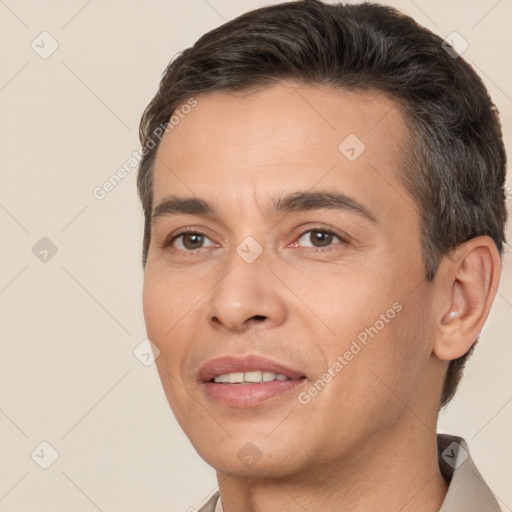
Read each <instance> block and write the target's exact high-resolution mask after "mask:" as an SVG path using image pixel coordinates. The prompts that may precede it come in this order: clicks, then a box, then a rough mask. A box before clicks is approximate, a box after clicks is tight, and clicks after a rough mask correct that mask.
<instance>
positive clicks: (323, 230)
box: [160, 226, 348, 254]
mask: <svg viewBox="0 0 512 512" xmlns="http://www.w3.org/2000/svg"><path fill="white" fill-rule="evenodd" d="M312 232H318V233H324V234H327V235H333V236H335V237H337V238H339V240H340V242H338V243H343V244H348V241H347V239H346V237H343V236H341V235H339V234H338V233H335V232H334V231H332V230H331V229H328V228H325V227H323V226H316V227H313V228H309V229H307V230H305V231H303V232H302V233H301V234H300V235H299V236H298V237H297V238H296V240H297V241H298V240H300V239H301V238H302V237H303V236H304V235H305V234H307V233H312ZM183 235H200V236H203V237H206V238H209V237H208V235H206V234H205V233H202V232H201V231H198V230H196V229H194V228H187V229H183V230H182V231H180V232H179V233H176V234H175V235H173V236H172V237H170V238H168V239H166V240H165V241H164V243H163V244H161V245H160V248H161V249H164V248H166V247H171V249H173V250H174V251H180V252H186V253H190V254H194V253H195V252H196V251H198V250H200V249H204V247H199V248H197V249H190V250H184V249H176V248H174V247H172V244H173V242H174V241H175V240H177V239H178V238H180V237H181V236H183ZM292 243H296V242H292ZM333 245H335V244H331V245H328V246H326V247H314V246H312V247H308V248H309V249H312V250H314V251H315V252H327V251H330V250H333V249H335V247H333Z"/></svg>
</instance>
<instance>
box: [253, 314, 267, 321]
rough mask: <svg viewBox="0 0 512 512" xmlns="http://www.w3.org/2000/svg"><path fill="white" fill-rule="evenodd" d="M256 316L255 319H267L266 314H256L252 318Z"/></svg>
mask: <svg viewBox="0 0 512 512" xmlns="http://www.w3.org/2000/svg"><path fill="white" fill-rule="evenodd" d="M253 318H254V320H266V318H267V317H266V316H264V315H254V316H252V317H251V320H252V319H253Z"/></svg>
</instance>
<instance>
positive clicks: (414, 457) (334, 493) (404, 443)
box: [217, 418, 448, 512]
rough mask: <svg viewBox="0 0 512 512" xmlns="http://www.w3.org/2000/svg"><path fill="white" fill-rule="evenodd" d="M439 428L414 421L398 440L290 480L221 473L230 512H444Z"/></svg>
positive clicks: (386, 438) (375, 443)
mask: <svg viewBox="0 0 512 512" xmlns="http://www.w3.org/2000/svg"><path fill="white" fill-rule="evenodd" d="M412 424H414V428H412ZM434 428H435V427H434ZM434 428H433V429H432V430H430V429H429V428H427V427H426V426H425V425H421V426H420V427H418V420H417V419H416V418H412V419H411V424H408V425H405V426H404V427H403V428H400V429H399V431H397V432H395V433H393V435H391V434H384V435H380V436H379V437H378V438H374V439H371V440H368V441H365V442H364V444H362V446H360V447H358V449H357V450H355V453H353V454H350V455H349V454H347V455H345V454H344V455H343V456H340V457H339V459H340V460H339V461H338V462H336V463H333V462H332V461H330V462H329V463H325V464H323V465H320V464H318V465H315V466H310V467H307V468H305V469H304V471H303V472H300V473H294V474H290V475H287V476H285V477H280V478H258V479H250V478H239V477H236V476H229V475H226V474H224V473H221V472H217V479H218V482H219V488H220V493H221V497H222V504H223V508H224V512H237V511H240V510H244V511H247V512H274V511H279V512H282V510H286V511H288V512H295V511H297V512H304V510H322V511H324V512H331V511H332V512H335V511H336V512H340V511H343V512H362V511H365V512H368V511H379V512H396V511H397V510H399V511H400V512H413V511H414V512H438V511H439V509H440V507H441V505H442V502H443V500H444V497H445V495H446V492H447V489H448V487H447V484H446V482H445V480H444V479H443V477H442V475H441V472H440V470H439V465H438V462H437V457H438V456H437V442H436V435H435V433H434V432H435V430H434ZM341 459H343V460H341ZM269 473H270V469H269Z"/></svg>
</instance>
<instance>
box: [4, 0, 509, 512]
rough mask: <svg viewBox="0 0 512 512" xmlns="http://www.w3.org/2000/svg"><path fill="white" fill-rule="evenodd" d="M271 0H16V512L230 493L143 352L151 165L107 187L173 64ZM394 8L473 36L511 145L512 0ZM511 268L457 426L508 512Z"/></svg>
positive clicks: (9, 385)
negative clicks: (191, 439) (143, 201)
mask: <svg viewBox="0 0 512 512" xmlns="http://www.w3.org/2000/svg"><path fill="white" fill-rule="evenodd" d="M269 3H272V2H269V1H268V0H267V1H261V0H239V1H235V0H208V1H206V0H189V1H187V2H185V1H177V0H168V1H165V2H164V1H161V0H158V1H156V0H155V1H153V2H142V1H141V0H138V1H130V2H127V1H124V2H122V1H115V0H107V1H99V0H92V1H91V0H90V1H88V2H87V1H85V0H66V1H64V0H61V1H55V0H54V1H50V2H43V3H42V2H36V1H35V0H31V1H28V0H27V1H23V0H19V1H16V0H5V1H3V0H0V48H1V50H0V51H1V52H2V60H1V63H2V65H1V66H0V111H1V121H0V122H1V126H2V172H1V177H0V179H1V186H0V226H1V238H2V240H1V242H2V249H1V254H2V265H1V267H0V308H1V313H0V314H1V317H0V318H1V321H0V339H1V357H0V439H1V441H0V511H2V512H29V511H30V512H35V511H37V512H45V511H53V512H59V511H61V512H64V511H70V510H73V511H74V512H93V511H95V510H101V511H104V512H106V511H109V512H118V511H119V512H120V511H123V512H138V511H141V512H142V511H148V510H151V511H152V512H157V511H171V510H172V511H187V510H189V511H192V510H194V508H193V507H198V506H199V505H200V504H201V503H203V502H204V500H205V499H206V498H207V497H208V495H209V494H210V493H211V492H212V491H213V490H214V489H215V487H216V480H215V475H214V471H213V470H212V469H211V468H210V467H208V466H207V465H206V464H205V463H204V462H203V461H202V460H201V459H200V458H199V457H198V455H196V453H195V452H194V450H193V449H192V447H191V446H190V445H189V443H188V440H187V439H186V438H185V436H184V435H183V433H182V432H181V430H180V429H179V427H178V426H177V424H176V422H175V420H174V418H173V416H172V414H171V412H170V409H169V407H168V405H167V402H166V400H165V396H164V394H163V391H162V389H161V386H160V382H159V379H158V375H157V373H156V369H155V366H154V365H150V366H144V365H143V364H142V363H141V362H140V361H139V359H137V358H136V357H135V356H134V354H133V350H134V349H135V347H136V346H137V345H138V344H139V343H140V342H141V340H143V339H144V337H145V329H144V321H143V317H142V305H141V286H142V278H143V276H142V268H141V264H140V250H141V242H142V214H141V208H140V206H139V203H138V199H137V196H136V187H135V178H136V171H135V169H134V170H133V171H132V172H131V173H130V174H129V175H128V176H127V177H126V178H125V179H124V180H123V181H122V182H121V183H120V184H119V185H118V186H117V187H116V188H115V189H114V190H112V191H111V192H110V193H109V194H108V195H107V196H106V197H105V198H104V199H103V200H101V201H100V200H97V199H95V198H94V196H93V194H92V191H93V189H94V188H95V187H97V186H101V185H102V184H103V183H104V182H105V181H106V180H107V179H108V178H109V177H110V176H111V175H112V174H113V173H114V172H115V171H116V169H118V168H119V167H121V166H122V165H123V164H124V163H125V162H127V160H128V159H129V158H130V156H131V154H132V152H133V151H135V150H136V149H137V148H138V146H139V143H138V136H137V132H138V122H139V118H140V115H141V113H142V110H143V109H144V107H145V106H146V104H147V102H149V100H150V99H151V97H152V95H153V94H154V93H155V91H156V87H157V85H158V81H159V78H160V75H161V73H162V71H163V69H164V67H165V66H166V65H167V63H168V61H169V59H170V58H171V57H172V56H173V55H174V54H175V53H176V52H178V51H179V50H181V49H183V48H185V47H187V46H189V45H191V44H192V43H193V42H194V41H195V40H196V39H197V38H198V37H199V36H200V35H201V34H202V33H204V32H205V31H207V30H209V29H211V28H213V27H215V26H217V25H219V24H221V23H223V22H224V20H229V19H231V18H233V17H234V16H236V15H238V14H240V13H242V12H244V11H246V10H249V9H251V8H255V7H258V6H261V5H265V4H269ZM273 3H277V2H273ZM389 3H390V4H391V5H395V6H398V7H400V8H401V9H403V10H404V11H405V12H407V13H409V14H411V15H412V16H413V17H415V18H416V19H417V20H418V21H419V22H420V23H422V24H424V25H426V26H427V27H429V28H431V29H433V30H434V31H436V32H437V33H439V34H441V35H442V36H443V37H446V36H447V35H448V34H450V33H451V32H453V31H457V32H459V33H460V34H461V35H462V36H463V37H464V39H466V40H467V41H468V43H469V48H468V50H467V51H466V53H465V54H464V55H465V57H466V58H467V59H468V60H469V61H470V62H473V63H474V64H475V65H476V66H477V69H479V70H480V72H481V74H482V76H483V78H484V80H485V81H486V83H487V85H488V87H489V89H490V92H491V94H492V96H493V98H494V100H495V102H496V104H497V105H498V107H499V108H500V110H501V113H502V118H503V122H504V130H505V136H506V143H507V148H508V151H509V152H510V151H511V150H512V86H511V76H512V61H511V59H510V54H511V51H512V33H511V30H510V20H512V0H501V1H497V0H479V1H476V0H473V1H457V2H443V1H440V0H437V1H426V0H415V1H414V2H413V1H411V0H393V1H390V2H389ZM43 31H47V32H48V33H49V34H51V37H52V38H53V39H55V40H56V41H57V42H58V45H59V46H58V49H57V50H56V51H55V52H54V53H53V54H52V55H51V56H49V57H48V58H46V59H43V58H41V57H40V56H39V54H38V53H36V51H34V50H33V49H32V47H31V43H32V41H34V40H35V43H34V45H35V46H36V48H38V51H39V52H44V51H48V50H49V49H51V44H52V40H51V39H50V38H49V36H39V34H40V33H41V32H43ZM41 38H46V39H41ZM511 158H512V157H511ZM508 185H509V186H512V181H511V178H510V177H509V181H508ZM510 192H512V189H510ZM511 195H512V194H511ZM510 204H512V199H510V200H509V206H510ZM508 233H509V235H508V236H509V238H512V237H511V234H512V233H511V229H510V227H509V229H508ZM43 237H47V238H49V239H50V240H51V242H52V243H53V244H54V245H55V246H56V248H57V253H56V254H55V255H54V256H53V257H51V253H49V254H48V256H47V259H48V261H47V262H45V263H44V262H42V261H40V259H39V258H38V257H36V255H35V254H33V252H32V248H33V246H34V245H35V244H36V243H37V242H38V241H39V240H40V239H41V238H43ZM43 243H44V242H43ZM40 250H42V249H40ZM40 257H42V255H40ZM510 264H511V256H510V253H508V254H507V255H506V257H505V270H504V273H503V275H502V281H501V285H500V289H499V292H498V296H497V299H496V301H495V305H494V308H493V311H492V314H491V317H490V320H489V321H488V322H487V324H486V327H485V328H484V331H483V335H482V339H481V342H480V346H479V347H478V349H477V351H476V355H475V356H474V357H473V359H472V360H471V362H470V364H469V366H468V368H467V372H466V378H465V380H464V383H463V386H462V388H461V389H460V392H459V394H458V396H457V397H456V399H455V401H454V402H453V403H452V405H451V406H450V407H449V409H448V410H447V411H446V412H445V413H444V414H443V415H442V418H441V421H440V430H441V431H444V432H450V433H454V434H457V435H461V436H463V437H465V438H466V439H467V441H468V442H469V445H470V448H471V451H472V454H473V456H474V458H475V460H476V462H477V465H478V467H479V468H480V471H481V472H482V473H483V475H484V476H485V478H486V480H487V481H488V483H489V485H490V487H491V488H492V489H493V491H494V492H495V494H496V495H497V497H498V498H499V500H500V502H501V505H502V507H503V510H512V487H511V486H510V481H511V479H512V470H511V469H510V460H511V458H512V437H511V436H510V431H511V426H512V379H511V371H510V364H511V361H512V344H511V343H510V341H511V335H510V329H511V320H510V319H511V317H512V279H511V276H512V269H511V268H510V266H511V265H510ZM43 441H46V442H48V443H50V445H51V446H52V447H53V448H54V449H55V450H56V451H57V452H58V454H59V456H58V458H57V460H56V461H55V462H54V463H53V464H52V465H51V466H50V467H49V468H48V469H42V468H41V467H40V466H39V465H38V463H43V462H44V460H43V459H45V457H46V459H45V460H46V461H48V460H50V459H49V458H48V457H49V456H50V455H51V450H50V449H48V448H45V445H43V446H42V447H41V446H40V443H41V442H43ZM34 450H35V454H34V456H33V457H34V458H32V457H31V454H32V453H33V452H34ZM41 450H43V451H42V452H41ZM411 453H413V447H411ZM36 461H37V462H38V463H36Z"/></svg>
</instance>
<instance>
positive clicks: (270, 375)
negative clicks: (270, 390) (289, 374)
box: [263, 372, 276, 382]
mask: <svg viewBox="0 0 512 512" xmlns="http://www.w3.org/2000/svg"><path fill="white" fill-rule="evenodd" d="M275 378H276V374H275V373H274V372H263V382H268V381H269V380H274V379H275Z"/></svg>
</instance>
